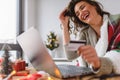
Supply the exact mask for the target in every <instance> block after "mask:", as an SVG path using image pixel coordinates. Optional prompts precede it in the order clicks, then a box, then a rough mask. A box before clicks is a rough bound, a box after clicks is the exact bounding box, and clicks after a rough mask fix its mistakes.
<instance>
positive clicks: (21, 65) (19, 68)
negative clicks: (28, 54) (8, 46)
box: [13, 60, 26, 71]
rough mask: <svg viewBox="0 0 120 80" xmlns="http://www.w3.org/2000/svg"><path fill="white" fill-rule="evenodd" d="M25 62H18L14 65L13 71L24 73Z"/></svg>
mask: <svg viewBox="0 0 120 80" xmlns="http://www.w3.org/2000/svg"><path fill="white" fill-rule="evenodd" d="M25 64H26V63H25V61H24V60H17V61H15V63H14V64H13V70H15V71H23V70H25Z"/></svg>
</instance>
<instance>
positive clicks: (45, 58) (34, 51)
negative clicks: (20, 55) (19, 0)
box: [17, 27, 62, 78]
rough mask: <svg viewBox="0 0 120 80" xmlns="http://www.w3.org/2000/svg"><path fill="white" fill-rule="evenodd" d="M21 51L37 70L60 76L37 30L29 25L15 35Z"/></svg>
mask: <svg viewBox="0 0 120 80" xmlns="http://www.w3.org/2000/svg"><path fill="white" fill-rule="evenodd" d="M17 41H18V43H19V44H20V46H21V48H22V50H23V52H24V53H25V55H26V56H27V57H28V59H29V60H30V62H31V64H32V66H33V67H34V68H35V69H36V70H37V71H40V70H44V71H46V72H48V73H49V74H50V75H53V76H55V77H59V78H62V76H61V74H60V71H59V70H58V68H57V67H56V65H55V63H54V61H53V60H52V58H51V56H50V55H49V53H48V51H47V49H46V47H45V45H44V44H43V41H42V38H41V36H40V34H39V32H38V31H37V30H36V29H35V28H33V27H31V28H30V29H28V30H27V31H25V32H23V33H22V34H20V35H19V36H18V37H17Z"/></svg>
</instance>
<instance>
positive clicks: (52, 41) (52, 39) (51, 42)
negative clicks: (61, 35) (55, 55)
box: [46, 32, 59, 50]
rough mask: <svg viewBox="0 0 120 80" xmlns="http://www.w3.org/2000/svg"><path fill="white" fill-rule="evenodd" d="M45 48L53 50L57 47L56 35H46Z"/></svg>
mask: <svg viewBox="0 0 120 80" xmlns="http://www.w3.org/2000/svg"><path fill="white" fill-rule="evenodd" d="M46 47H47V48H48V49H50V50H54V49H55V48H58V47H59V43H58V40H57V35H56V34H55V33H54V32H50V34H49V35H47V42H46Z"/></svg>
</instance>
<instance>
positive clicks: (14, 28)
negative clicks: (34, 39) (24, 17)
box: [0, 0, 22, 58]
mask: <svg viewBox="0 0 120 80" xmlns="http://www.w3.org/2000/svg"><path fill="white" fill-rule="evenodd" d="M21 1H22V0H1V1H0V49H1V48H2V46H3V45H4V44H5V43H8V44H9V46H10V47H11V48H12V49H11V50H12V51H13V52H12V53H11V51H10V54H12V55H13V57H15V53H17V54H16V58H17V57H21V54H18V52H17V51H20V53H21V48H20V47H19V45H18V44H16V36H17V34H18V33H19V32H18V31H20V30H18V29H20V28H19V25H20V21H21V20H20V17H21V16H20V14H21V13H20V11H21V10H20V9H21V8H20V6H21ZM16 50H17V51H16ZM1 51H2V50H1ZM0 54H1V53H0Z"/></svg>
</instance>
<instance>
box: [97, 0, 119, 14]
mask: <svg viewBox="0 0 120 80" xmlns="http://www.w3.org/2000/svg"><path fill="white" fill-rule="evenodd" d="M97 1H99V2H100V3H101V4H102V5H103V6H104V9H105V10H107V11H109V12H110V13H111V14H118V13H120V0H97Z"/></svg>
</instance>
